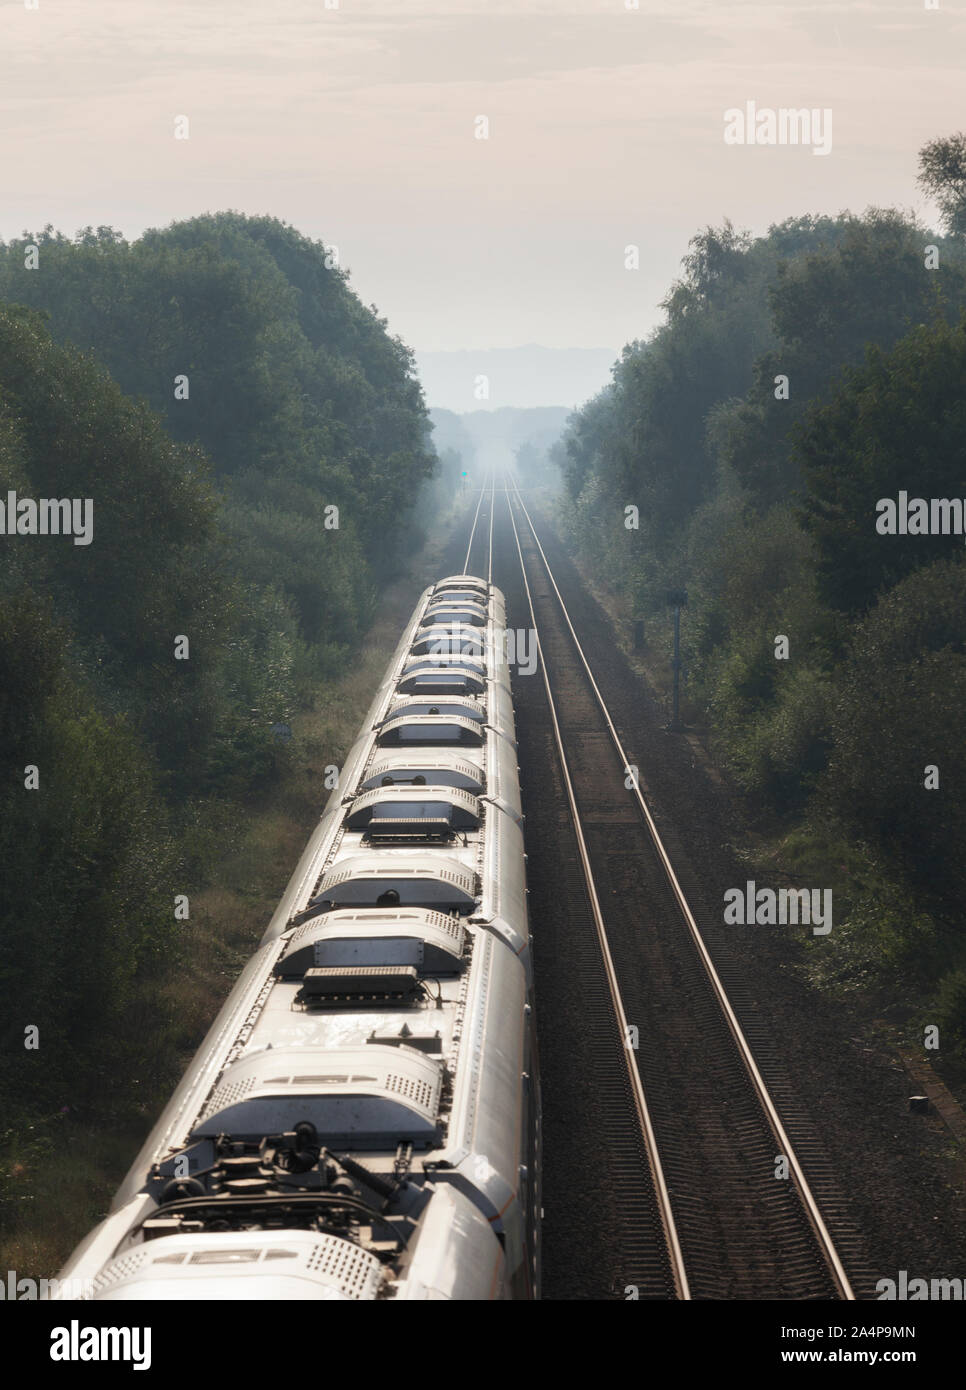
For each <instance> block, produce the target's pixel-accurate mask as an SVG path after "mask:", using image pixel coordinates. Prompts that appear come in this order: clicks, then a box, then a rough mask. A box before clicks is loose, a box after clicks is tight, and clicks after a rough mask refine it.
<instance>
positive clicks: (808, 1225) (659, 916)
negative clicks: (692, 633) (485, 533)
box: [489, 482, 854, 1300]
mask: <svg viewBox="0 0 966 1390" xmlns="http://www.w3.org/2000/svg"><path fill="white" fill-rule="evenodd" d="M501 491H502V489H501ZM497 497H500V494H499V493H498V494H497ZM500 500H501V501H505V512H504V516H505V518H506V520H505V523H504V525H505V527H506V528H507V529H508V530H509V528H512V530H510V534H509V536H507V537H506V538H505V539H504V541H503V543H502V544H501V545H498V548H497V552H498V555H502V566H503V567H506V566H507V565H509V564H512V562H513V559H514V558H515V559H516V566H515V570H516V573H515V575H514V576H513V577H512V578H511V575H510V574H509V573H503V572H502V570H501V571H500V572H498V575H497V578H498V579H499V581H500V583H501V586H502V587H503V588H504V589H505V590H506V591H507V593H508V601H509V600H510V594H511V593H514V594H515V595H516V603H515V604H512V605H511V613H512V612H514V610H515V617H514V618H513V619H511V621H516V622H517V623H518V624H519V623H520V621H521V620H522V619H524V618H526V620H527V621H528V622H529V623H532V625H533V627H534V628H535V629H536V631H537V633H538V634H539V641H540V649H541V656H542V661H543V667H544V670H545V673H546V681H547V694H548V703H549V712H550V720H551V725H552V726H554V728H555V730H556V731H558V733H559V748H558V749H557V757H558V761H559V762H560V764H561V765H562V766H561V771H562V776H558V778H557V791H556V794H555V797H554V803H555V804H554V805H553V806H551V805H550V804H548V799H546V798H544V797H543V796H541V806H540V809H541V819H542V820H544V821H546V820H547V819H548V818H550V817H551V816H552V817H553V820H554V821H555V823H556V824H557V826H558V827H559V830H560V832H561V835H563V833H564V826H565V824H566V822H567V821H571V822H572V821H573V819H574V817H573V815H572V811H573V810H576V817H575V819H576V820H577V822H578V823H579V829H577V830H576V831H575V828H574V827H573V825H572V823H571V825H570V827H568V829H569V834H575V835H576V850H577V852H576V853H575V854H569V853H568V854H567V855H566V856H565V859H566V862H565V864H564V870H563V871H564V875H565V877H564V879H563V881H561V882H559V884H558V885H556V887H557V890H558V892H559V895H560V897H559V900H560V902H561V908H562V909H563V906H564V902H565V903H566V911H564V910H561V912H560V917H559V922H553V921H548V920H547V915H548V902H547V896H546V894H545V895H544V897H543V901H542V911H541V913H540V914H539V916H538V917H537V920H536V921H535V922H534V930H535V934H541V935H542V934H544V933H547V932H548V931H556V930H558V928H559V931H560V939H559V940H557V941H555V943H554V947H555V949H556V950H557V951H558V954H560V953H562V954H563V955H564V956H565V957H566V962H565V965H564V966H563V968H562V969H561V971H560V978H559V982H558V983H556V984H555V985H554V988H560V987H561V986H562V982H563V981H564V980H566V981H567V982H568V984H569V989H570V993H571V1000H570V1003H569V1006H568V1007H569V1009H570V1016H571V1017H573V1018H574V1019H575V1020H576V1019H578V1018H579V1020H580V1022H579V1025H577V1024H576V1023H575V1026H574V1029H573V1030H568V1037H567V1038H566V1039H561V1040H558V1045H566V1046H568V1047H576V1048H577V1049H578V1053H579V1055H578V1056H575V1057H574V1058H572V1059H571V1061H570V1062H569V1063H568V1065H569V1066H570V1069H571V1073H572V1075H573V1078H574V1079H573V1080H572V1081H571V1082H570V1083H568V1084H569V1085H575V1084H576V1077H577V1073H578V1072H579V1071H580V1070H581V1069H583V1072H584V1080H585V1081H586V1082H588V1083H589V1086H588V1087H587V1090H588V1091H592V1092H593V1095H592V1098H591V1096H590V1095H589V1094H588V1103H592V1104H593V1106H594V1110H595V1114H596V1116H597V1128H598V1130H599V1131H600V1132H599V1134H598V1135H597V1139H598V1144H597V1148H596V1152H597V1154H598V1160H597V1161H598V1162H599V1161H600V1159H599V1156H600V1155H605V1156H606V1157H605V1159H604V1162H605V1172H604V1174H603V1175H598V1180H600V1177H601V1176H602V1177H603V1181H604V1184H605V1190H603V1191H602V1192H601V1194H600V1199H599V1201H598V1210H599V1213H600V1216H601V1219H602V1220H604V1221H605V1222H606V1223H607V1225H608V1226H609V1228H610V1235H609V1245H608V1249H609V1251H610V1254H609V1257H608V1260H607V1263H608V1264H610V1266H611V1268H610V1270H609V1277H608V1288H607V1291H606V1292H605V1293H604V1296H607V1293H609V1294H610V1296H612V1297H627V1296H628V1294H627V1292H626V1290H628V1289H633V1290H637V1295H638V1296H639V1297H641V1298H673V1297H675V1296H677V1297H693V1298H715V1299H741V1300H745V1299H836V1298H839V1299H841V1298H845V1299H849V1298H852V1297H853V1296H854V1295H853V1292H852V1287H851V1284H850V1281H849V1277H848V1274H847V1273H846V1269H845V1261H844V1260H843V1259H842V1257H841V1256H840V1254H839V1251H838V1249H837V1246H836V1238H835V1237H834V1236H833V1234H832V1231H831V1230H830V1229H829V1225H828V1224H827V1223H826V1212H827V1213H828V1217H829V1221H830V1222H831V1223H832V1225H835V1224H836V1221H837V1220H838V1218H839V1217H840V1216H841V1211H840V1197H839V1194H838V1192H837V1189H836V1185H835V1182H834V1180H833V1178H832V1175H831V1174H829V1173H827V1172H825V1171H824V1170H823V1169H822V1165H821V1156H820V1154H818V1153H817V1152H816V1151H815V1148H816V1146H815V1144H814V1137H813V1135H812V1133H811V1131H810V1127H809V1125H808V1122H807V1119H806V1117H804V1116H801V1115H799V1114H798V1113H797V1112H796V1108H795V1103H794V1097H793V1096H792V1095H791V1094H790V1093H789V1091H788V1088H787V1086H784V1085H783V1076H782V1071H781V1067H780V1065H779V1064H778V1063H777V1060H776V1059H774V1058H773V1057H772V1056H771V1054H770V1049H769V1042H768V1039H767V1037H763V1036H760V1035H758V1034H756V1033H755V1032H754V1030H753V1028H752V1030H749V1031H751V1033H752V1039H753V1042H754V1047H752V1045H751V1043H749V1042H748V1040H747V1037H746V1035H745V1032H744V1031H743V1029H742V1027H741V1023H740V1021H739V1018H738V1013H739V1012H740V1011H741V1009H742V1006H744V1005H745V1004H746V1003H747V1001H746V1000H743V999H742V996H741V982H740V980H739V979H726V983H725V982H723V981H722V977H721V975H720V974H719V973H718V972H716V971H715V967H714V963H713V962H712V960H711V957H710V953H709V952H708V951H707V948H706V947H705V945H704V936H705V934H706V933H710V935H711V936H713V935H714V931H715V929H716V924H714V923H711V922H703V921H702V920H701V916H700V915H699V916H698V917H695V915H694V914H693V913H692V911H691V908H690V906H689V904H688V903H687V901H686V899H685V898H684V895H683V893H682V891H681V889H680V886H679V884H678V883H677V880H676V878H675V875H674V870H673V867H672V866H671V865H670V863H669V861H668V860H667V857H666V854H665V852H664V850H663V846H662V845H661V843H660V840H659V838H658V836H657V831H656V828H655V827H654V826H653V823H651V824H649V823H648V817H649V812H648V810H647V808H646V806H645V803H644V800H643V798H642V797H640V796H639V795H638V794H637V793H636V791H635V789H634V787H633V784H632V785H631V786H630V787H629V786H628V781H629V780H631V774H630V773H629V771H628V768H627V766H626V754H625V755H624V757H623V758H622V756H621V753H620V751H619V749H620V743H619V739H618V734H617V731H616V730H615V729H614V727H613V725H612V722H611V721H610V718H609V715H608V714H607V712H606V709H605V708H604V707H603V701H602V699H601V697H600V695H599V693H598V691H597V690H596V688H595V683H594V681H593V678H592V676H591V674H590V671H589V668H588V667H587V666H586V662H585V660H584V658H583V655H582V652H581V650H580V647H579V643H578V641H577V638H576V634H575V633H574V632H573V630H572V627H571V625H570V621H569V617H568V615H567V611H566V607H565V605H564V601H563V598H562V596H561V594H560V593H559V590H558V589H557V586H556V583H555V581H554V578H553V574H552V571H551V569H550V566H549V563H548V561H547V558H546V556H545V555H544V553H543V549H542V546H541V545H540V542H539V540H538V538H537V534H536V530H535V528H534V526H533V523H532V521H531V518H530V516H529V513H528V511H527V509H526V507H525V505H524V502H523V499H522V497H521V496H520V495H519V493H518V492H517V491H516V489H515V486H514V484H513V483H512V482H511V483H509V484H507V487H506V490H505V492H503V497H502V498H501V499H500ZM494 501H495V499H493V495H492V493H491V506H490V518H489V522H490V540H489V549H490V553H491V554H492V552H493V532H494V529H495V527H498V526H500V525H501V522H500V518H499V516H498V515H497V512H498V509H497V506H496V505H494ZM518 683H519V682H518ZM548 732H549V731H548V730H547V729H546V727H544V729H543V730H542V733H543V736H544V739H546V736H547V733H548ZM568 783H569V785H570V791H569V792H568V790H567V787H568ZM561 800H563V801H564V802H565V803H567V804H565V805H559V804H558V803H559V802H560V801H561ZM571 800H572V804H570V803H571ZM529 829H530V831H531V853H532V851H533V844H532V832H533V829H534V826H533V818H531V821H530V823H529ZM568 839H569V835H568ZM582 846H583V847H585V854H586V861H587V862H586V864H585V866H584V868H583V870H582V869H581V864H580V858H581V854H582V853H584V849H582ZM594 896H596V897H597V898H598V899H599V902H600V909H601V910H600V917H601V918H602V922H603V930H604V944H603V947H601V946H600V945H599V944H598V943H597V941H596V940H595V936H596V932H595V924H594V921H593V915H594V913H593V902H592V899H593V898H594ZM575 907H576V909H577V910H576V911H575V910H574V909H575ZM689 918H690V921H689ZM581 919H582V920H581ZM565 922H569V923H570V926H569V929H568V927H567V926H566V925H565ZM598 925H599V923H598ZM568 930H569V935H568V934H567V933H568ZM535 948H536V952H537V959H538V962H539V958H540V955H541V950H540V941H539V940H537V941H536V942H535ZM544 954H546V952H544ZM609 972H610V973H611V974H612V975H613V977H614V978H613V981H612V982H611V983H610V984H608V980H607V975H608V973H609ZM541 985H542V981H541V976H540V972H539V965H538V973H537V999H538V1013H539V1011H540V1008H541V1005H540V1000H541V999H542V998H544V997H545V993H546V991H545V990H543V989H542V988H541ZM615 993H616V994H617V996H618V998H619V1000H620V1001H621V1002H622V1005H623V1010H624V1015H625V1017H624V1018H620V1017H619V1015H616V1014H615V1011H614V1005H613V995H614V994H615ZM731 999H735V1000H737V1001H738V1007H736V1008H733V1007H732V1003H731ZM556 1011H557V1010H556V1009H555V1012H556ZM625 1022H626V1024H628V1025H631V1026H632V1027H633V1028H634V1029H636V1040H637V1047H636V1049H631V1050H628V1049H627V1048H625V1047H624V1043H623V1036H622V1029H623V1026H624V1023H625ZM550 1046H551V1043H548V1042H547V1041H542V1042H541V1050H542V1053H543V1056H544V1062H545V1064H546V1062H547V1056H548V1050H550ZM635 1072H636V1074H637V1075H639V1078H640V1089H641V1090H642V1091H643V1099H644V1102H645V1104H646V1115H645V1116H644V1117H643V1119H642V1117H641V1114H640V1111H641V1106H640V1104H639V1101H638V1097H637V1096H636V1095H635V1089H636V1077H635ZM547 1089H548V1090H549V1089H550V1088H549V1087H548V1088H547ZM773 1090H775V1091H776V1092H777V1094H776V1095H775V1096H773V1094H772V1091H773ZM546 1109H547V1126H546V1130H547V1143H546V1149H547V1150H550V1148H551V1146H552V1143H553V1140H552V1136H551V1128H552V1125H553V1103H552V1100H551V1102H550V1103H549V1104H547V1106H546ZM648 1120H649V1123H650V1126H651V1127H652V1128H653V1136H652V1143H651V1144H650V1146H649V1144H648V1136H647V1132H646V1131H647V1128H648ZM649 1147H650V1148H651V1150H652V1151H651V1152H650V1153H649V1152H648V1149H649ZM655 1150H656V1152H655ZM782 1159H783V1160H784V1161H785V1166H787V1168H788V1176H787V1177H786V1178H782V1177H779V1176H776V1167H779V1166H780V1160H782ZM662 1181H663V1182H665V1183H666V1194H667V1195H666V1198H663V1193H662ZM549 1190H552V1183H550V1184H548V1191H549ZM662 1198H663V1200H662ZM662 1205H663V1206H665V1207H669V1211H664V1212H663V1213H662ZM552 1223H553V1214H552V1212H548V1227H547V1234H548V1243H551V1242H552V1237H551V1235H550V1233H551V1231H552ZM839 1224H840V1226H841V1230H842V1232H844V1234H845V1239H846V1241H847V1240H848V1238H849V1232H848V1226H847V1223H841V1222H840V1223H839ZM676 1243H679V1247H680V1248H679V1250H678V1249H677V1248H676ZM591 1282H592V1281H591ZM548 1291H549V1290H548ZM598 1296H600V1295H599V1294H598Z"/></svg>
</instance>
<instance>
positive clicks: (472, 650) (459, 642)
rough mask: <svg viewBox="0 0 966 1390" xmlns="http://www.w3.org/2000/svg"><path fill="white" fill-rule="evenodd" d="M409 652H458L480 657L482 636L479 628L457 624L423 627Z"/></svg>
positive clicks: (482, 642)
mask: <svg viewBox="0 0 966 1390" xmlns="http://www.w3.org/2000/svg"><path fill="white" fill-rule="evenodd" d="M410 653H411V655H413V656H425V655H427V654H430V655H434V656H435V655H437V654H439V655H442V656H446V657H450V656H453V655H456V654H460V655H463V656H475V657H482V656H483V654H484V637H483V633H482V632H481V631H480V629H479V628H468V627H459V626H458V625H457V624H453V625H452V626H451V627H430V628H425V629H424V630H423V631H422V632H421V633H420V634H419V636H418V637H417V638H416V640H415V641H414V642H413V645H412V647H411V648H410Z"/></svg>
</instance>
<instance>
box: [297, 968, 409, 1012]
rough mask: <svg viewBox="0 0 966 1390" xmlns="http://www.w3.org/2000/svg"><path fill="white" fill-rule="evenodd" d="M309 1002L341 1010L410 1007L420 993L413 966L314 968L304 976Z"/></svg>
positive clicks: (305, 991) (303, 986) (305, 990)
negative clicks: (365, 1007)
mask: <svg viewBox="0 0 966 1390" xmlns="http://www.w3.org/2000/svg"><path fill="white" fill-rule="evenodd" d="M302 992H303V994H304V995H305V997H306V999H311V1000H314V1001H318V1002H319V1003H323V1004H330V1005H337V1006H339V1007H342V1008H358V1007H359V1005H360V1004H379V1005H380V1006H383V1007H384V1006H385V1005H386V1004H387V1003H392V1004H410V1003H412V1002H413V1000H414V999H415V998H416V997H417V995H418V993H419V974H418V972H417V970H416V967H415V966H414V965H313V966H312V967H311V968H310V969H308V970H306V972H305V974H304V976H303V977H302Z"/></svg>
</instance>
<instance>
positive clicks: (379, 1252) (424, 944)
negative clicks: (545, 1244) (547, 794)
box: [60, 574, 541, 1300]
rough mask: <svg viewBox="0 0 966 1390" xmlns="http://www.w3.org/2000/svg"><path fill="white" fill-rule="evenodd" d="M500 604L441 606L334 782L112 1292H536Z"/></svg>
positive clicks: (103, 1258)
mask: <svg viewBox="0 0 966 1390" xmlns="http://www.w3.org/2000/svg"><path fill="white" fill-rule="evenodd" d="M505 632H506V612H505V606H504V600H503V596H502V594H501V593H500V591H499V590H498V589H496V588H494V587H493V586H492V585H490V584H488V583H487V582H486V581H484V580H482V579H477V578H474V577H472V576H469V575H465V574H461V575H454V576H451V577H449V578H447V579H444V580H442V581H441V582H440V583H438V584H436V585H435V586H434V587H432V588H430V589H427V590H426V591H425V593H424V594H423V595H422V597H421V599H420V602H419V604H418V606H417V609H416V612H415V613H414V614H413V617H412V619H411V620H410V622H409V625H408V626H407V628H406V631H405V633H404V634H403V637H402V639H401V641H400V643H399V646H398V647H397V649H396V652H395V655H394V656H393V659H392V662H391V665H390V667H389V670H388V672H387V673H386V676H385V678H384V680H383V682H382V684H381V685H380V687H379V690H378V691H377V693H376V697H375V699H374V701H373V703H372V706H371V708H370V710H369V712H368V714H367V716H366V720H365V724H364V726H363V729H362V732H361V734H360V735H359V737H358V739H357V741H356V743H355V744H354V745H353V747H352V749H351V751H350V753H349V756H348V758H347V761H346V764H345V767H344V768H343V770H342V774H341V776H340V780H339V785H338V787H337V788H336V790H335V791H333V793H332V795H331V797H330V799H329V801H328V803H327V805H326V806H325V809H324V812H323V814H322V818H321V820H320V822H319V824H318V826H317V828H316V830H315V832H314V834H313V835H312V837H311V839H310V841H309V843H308V845H307V847H306V849H305V852H304V853H303V855H302V858H301V860H300V861H299V864H298V866H297V867H296V870H295V873H294V874H293V876H292V878H291V881H290V882H289V885H288V888H287V889H286V892H285V894H284V896H283V898H282V901H281V903H280V904H279V907H278V909H277V911H276V912H275V915H274V917H273V918H272V921H271V923H270V924H269V927H268V930H267V931H266V933H265V936H264V938H263V939H262V942H261V945H260V947H259V949H258V951H257V953H256V954H255V955H254V956H253V958H252V959H251V961H250V962H249V963H248V965H247V966H246V968H245V969H244V971H243V972H242V975H241V977H240V979H239V980H238V982H237V984H236V985H235V987H234V989H233V990H232V992H231V994H230V995H229V997H228V999H227V1001H226V1003H225V1005H224V1007H223V1008H222V1010H221V1012H220V1014H219V1015H218V1017H217V1019H216V1021H215V1023H214V1026H213V1027H212V1028H211V1031H210V1032H209V1033H208V1036H207V1037H206V1039H205V1041H204V1042H203V1044H202V1046H201V1049H200V1051H199V1052H198V1054H197V1055H196V1057H195V1058H194V1060H193V1062H192V1063H191V1065H190V1067H189V1068H188V1071H187V1073H186V1074H185V1076H184V1078H183V1080H182V1081H181V1084H180V1085H179V1086H178V1088H177V1090H176V1091H175V1094H174V1096H173V1097H172V1099H171V1101H170V1103H169V1104H168V1106H167V1108H166V1109H165V1111H164V1112H163V1114H162V1115H161V1118H160V1120H159V1121H158V1123H157V1125H156V1126H155V1128H154V1129H153V1130H152V1132H151V1134H150V1136H149V1137H148V1139H147V1142H146V1143H145V1144H144V1147H143V1148H142V1150H141V1152H140V1153H139V1154H138V1157H137V1159H136V1160H135V1163H134V1166H133V1167H132V1168H131V1170H130V1172H129V1174H128V1176H127V1178H126V1179H125V1181H124V1183H123V1185H122V1187H121V1189H120V1191H119V1192H118V1194H117V1196H116V1198H115V1200H114V1203H113V1206H112V1208H111V1212H110V1214H109V1215H108V1216H107V1218H106V1219H105V1220H104V1221H103V1222H102V1223H101V1224H100V1225H99V1226H98V1227H97V1228H96V1229H95V1230H94V1231H93V1232H92V1233H91V1234H90V1235H89V1236H88V1237H87V1239H86V1240H85V1241H84V1242H83V1243H82V1244H81V1245H80V1246H79V1247H78V1249H77V1250H76V1251H75V1253H74V1254H73V1256H72V1257H71V1259H70V1260H69V1262H68V1264H67V1265H66V1266H65V1268H64V1269H63V1270H62V1271H61V1274H60V1280H61V1281H62V1287H64V1288H65V1289H70V1290H77V1289H78V1288H80V1289H82V1290H83V1291H84V1292H83V1296H85V1297H90V1298H93V1299H96V1300H113V1299H195V1300H197V1299H330V1300H366V1299H368V1300H374V1299H481V1300H489V1299H512V1298H534V1297H537V1296H538V1293H539V1279H540V1258H539V1229H540V1215H541V1211H540V1090H539V1079H538V1071H537V1049H536V1037H535V1029H534V1016H533V1007H532V981H531V973H530V936H529V926H528V918H527V900H526V887H525V855H524V847H523V831H522V814H521V808H520V787H519V781H518V769H517V761H516V741H515V731H514V719H513V707H512V702H511V697H510V682H509V672H508V668H507V664H506V662H505V660H504V659H503V646H502V637H503V634H505Z"/></svg>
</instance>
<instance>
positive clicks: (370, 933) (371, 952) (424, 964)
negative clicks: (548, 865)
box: [275, 907, 466, 979]
mask: <svg viewBox="0 0 966 1390" xmlns="http://www.w3.org/2000/svg"><path fill="white" fill-rule="evenodd" d="M465 937H466V933H465V931H464V929H463V926H462V924H461V923H460V921H459V919H458V918H456V917H448V916H447V915H446V914H445V913H443V912H431V911H430V910H429V909H427V908H424V907H412V908H400V909H398V910H397V911H395V912H385V911H368V912H350V911H345V910H344V909H343V910H342V911H337V912H328V913H326V914H325V915H324V916H323V917H315V918H314V919H313V920H312V921H310V922H305V923H303V925H302V926H301V927H299V928H298V929H297V931H295V932H294V933H293V935H292V938H291V940H290V941H289V943H288V946H287V947H286V948H285V951H284V953H283V954H282V956H281V958H280V960H279V962H278V964H277V965H276V967H275V973H276V974H277V975H280V976H281V977H282V978H283V979H301V978H302V976H303V975H304V974H305V972H306V970H309V969H311V968H312V967H314V966H325V965H339V966H346V965H413V966H415V967H416V969H417V970H418V971H419V972H420V974H427V975H439V974H450V973H454V972H456V971H458V970H459V969H460V968H461V966H462V963H463V962H462V957H463V946H464V941H465Z"/></svg>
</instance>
